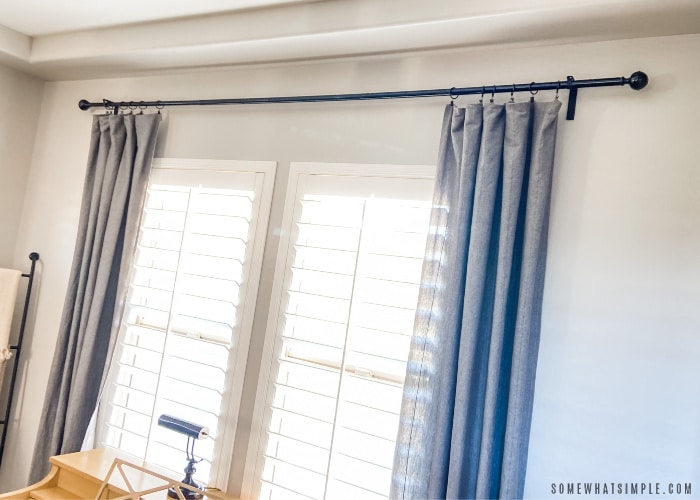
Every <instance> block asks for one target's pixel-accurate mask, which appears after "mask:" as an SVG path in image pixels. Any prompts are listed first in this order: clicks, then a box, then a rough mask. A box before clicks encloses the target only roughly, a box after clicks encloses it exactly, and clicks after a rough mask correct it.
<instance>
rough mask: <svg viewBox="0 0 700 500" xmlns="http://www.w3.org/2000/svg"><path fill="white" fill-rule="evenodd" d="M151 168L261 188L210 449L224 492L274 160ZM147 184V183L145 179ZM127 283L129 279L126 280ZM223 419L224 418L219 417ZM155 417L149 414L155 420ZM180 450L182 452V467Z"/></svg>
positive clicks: (181, 162) (176, 162)
mask: <svg viewBox="0 0 700 500" xmlns="http://www.w3.org/2000/svg"><path fill="white" fill-rule="evenodd" d="M152 168H153V169H173V170H175V169H178V170H191V171H228V172H240V173H253V174H262V175H263V177H262V187H261V189H260V195H259V197H257V198H256V199H255V200H254V201H253V204H254V207H255V206H256V205H257V209H256V210H255V211H256V212H257V222H256V229H255V235H252V237H251V239H250V240H249V241H250V244H251V247H250V251H249V255H250V268H249V269H250V271H249V273H248V276H247V277H246V280H247V282H246V289H245V295H244V297H242V298H241V299H242V300H241V305H240V306H239V307H241V308H242V309H241V312H240V314H241V316H240V317H241V326H240V330H239V332H240V333H239V337H238V338H236V339H235V341H236V342H237V344H238V345H237V347H236V353H235V364H234V366H233V368H232V369H231V371H230V372H228V373H227V374H226V380H227V382H226V385H225V387H226V392H227V393H228V394H225V395H224V402H223V403H222V407H221V413H220V422H221V425H220V427H219V429H220V431H219V436H218V438H217V445H216V446H215V448H214V457H216V460H215V462H214V463H212V469H211V476H210V480H209V486H212V487H217V488H220V489H222V490H225V489H226V486H227V485H228V482H229V475H230V472H231V466H232V463H233V449H234V441H235V438H236V431H237V428H238V417H239V415H240V413H241V411H240V410H241V406H240V405H241V396H242V393H243V385H244V379H245V371H246V364H247V360H248V348H249V345H250V338H251V334H252V329H253V319H254V315H255V304H256V300H257V295H258V288H259V284H260V279H261V275H262V272H261V271H262V262H263V254H264V251H265V241H266V238H267V228H268V223H269V219H270V211H271V209H272V193H273V188H274V183H275V174H276V170H277V162H274V161H239V160H209V159H181V158H155V159H154V160H153V163H152ZM149 183H150V180H149ZM129 280H131V276H130V277H129ZM221 416H224V417H225V418H221ZM157 417H158V416H157V415H153V416H152V418H154V419H156V418H157ZM184 463H185V459H184V450H183V464H184Z"/></svg>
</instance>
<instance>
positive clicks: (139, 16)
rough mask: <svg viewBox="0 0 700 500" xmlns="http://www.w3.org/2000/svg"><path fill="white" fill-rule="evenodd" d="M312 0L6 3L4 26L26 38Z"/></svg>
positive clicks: (0, 5) (0, 11) (2, 5)
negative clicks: (26, 36) (27, 36)
mask: <svg viewBox="0 0 700 500" xmlns="http://www.w3.org/2000/svg"><path fill="white" fill-rule="evenodd" d="M304 1H309V0H196V1H192V0H119V1H99V0H98V1H95V0H2V2H0V20H2V21H1V22H0V24H3V25H4V26H6V27H8V28H11V29H13V30H14V31H18V32H20V33H23V34H25V35H29V36H37V35H53V34H55V33H63V32H66V31H79V30H88V29H94V28H105V27H108V26H118V25H125V24H136V23H144V22H149V21H163V20H169V19H176V18H181V17H191V16H202V15H209V14H220V13H224V12H234V11H238V10H243V9H251V8H262V7H270V6H274V5H283V4H290V3H301V2H304Z"/></svg>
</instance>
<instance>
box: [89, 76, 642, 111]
mask: <svg viewBox="0 0 700 500" xmlns="http://www.w3.org/2000/svg"><path fill="white" fill-rule="evenodd" d="M647 83H649V77H648V76H647V75H646V73H644V72H642V71H635V72H634V73H632V75H631V76H630V77H629V78H626V77H624V76H620V77H613V78H592V79H589V80H575V79H574V77H573V76H568V77H567V78H566V80H564V81H556V82H540V83H537V82H532V83H518V84H515V83H512V84H508V85H482V86H481V87H463V88H457V87H452V88H449V89H431V90H406V91H396V92H370V93H363V94H326V95H305V96H283V97H245V98H234V99H200V100H188V101H110V100H108V99H103V100H102V102H90V101H87V100H85V99H81V100H80V102H79V103H78V107H79V108H80V109H82V110H83V111H86V110H88V109H90V108H104V109H106V110H108V111H113V112H114V113H115V114H117V113H119V109H120V108H129V109H132V110H135V109H146V108H148V107H155V108H156V109H163V108H164V107H166V106H221V105H228V104H272V103H292V102H328V101H366V100H374V99H406V98H413V97H437V96H449V97H451V98H452V99H456V98H457V97H458V96H461V95H475V94H481V95H482V97H483V95H484V94H491V95H493V94H502V93H514V92H530V94H532V95H533V96H534V95H535V94H536V93H537V92H539V91H540V90H559V89H568V90H569V104H568V108H567V112H566V119H567V120H573V119H574V114H575V111H576V98H577V96H578V89H582V88H592V87H613V86H625V85H629V86H630V87H631V88H632V89H634V90H641V89H643V88H644V87H646V85H647Z"/></svg>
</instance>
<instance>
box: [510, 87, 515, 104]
mask: <svg viewBox="0 0 700 500" xmlns="http://www.w3.org/2000/svg"><path fill="white" fill-rule="evenodd" d="M514 94H515V84H513V89H512V90H511V91H510V102H511V103H513V102H515V95H514Z"/></svg>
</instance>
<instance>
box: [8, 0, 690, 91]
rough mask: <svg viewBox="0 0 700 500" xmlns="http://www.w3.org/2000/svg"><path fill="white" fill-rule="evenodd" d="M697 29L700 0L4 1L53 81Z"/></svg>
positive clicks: (18, 48) (13, 33) (41, 73)
mask: <svg viewBox="0 0 700 500" xmlns="http://www.w3.org/2000/svg"><path fill="white" fill-rule="evenodd" d="M691 33H700V1H698V0H664V1H659V0H499V1H498V2H493V0H470V1H468V2H467V1H464V0H430V1H429V2H426V1H425V0H196V1H193V0H118V1H117V0H112V1H109V0H2V1H1V2H0V64H6V65H10V66H13V67H16V68H18V69H20V70H22V71H25V72H27V73H30V74H34V75H36V76H38V77H40V78H43V79H46V80H75V79H88V78H107V77H117V76H126V75H134V74H152V73H162V72H171V71H176V70H182V69H191V68H203V67H222V66H232V65H240V64H267V63H278V62H290V61H291V62H293V61H305V60H310V59H330V58H342V57H364V56H371V55H376V54H392V53H400V52H410V51H418V50H426V49H445V48H455V47H472V48H473V47H486V46H494V45H498V46H512V45H516V44H518V45H523V44H533V43H536V44H542V43H550V44H556V43H572V42H575V43H578V42H586V41H599V40H614V39H623V38H639V37H651V36H665V35H679V34H691Z"/></svg>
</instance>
